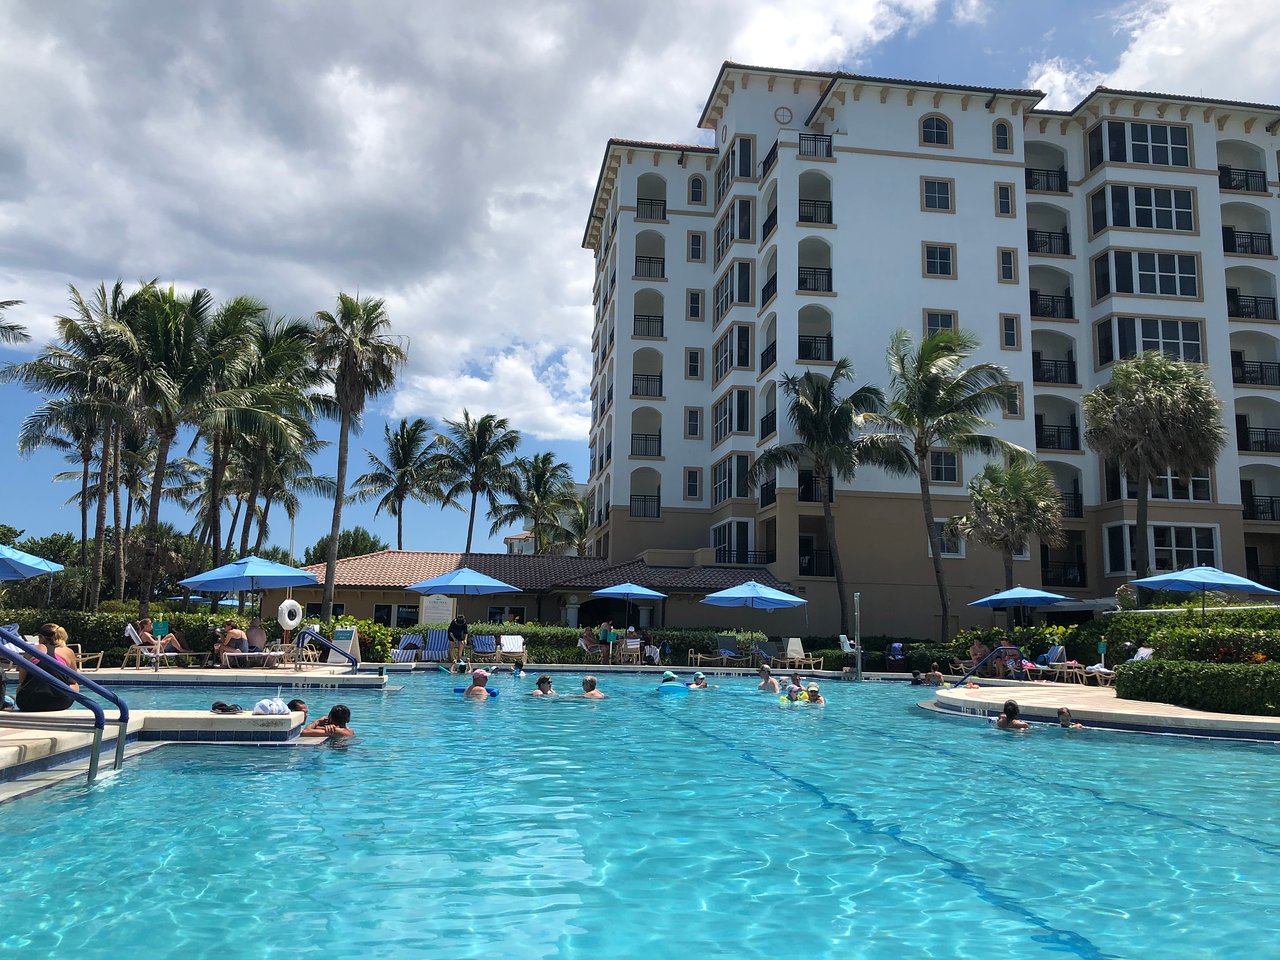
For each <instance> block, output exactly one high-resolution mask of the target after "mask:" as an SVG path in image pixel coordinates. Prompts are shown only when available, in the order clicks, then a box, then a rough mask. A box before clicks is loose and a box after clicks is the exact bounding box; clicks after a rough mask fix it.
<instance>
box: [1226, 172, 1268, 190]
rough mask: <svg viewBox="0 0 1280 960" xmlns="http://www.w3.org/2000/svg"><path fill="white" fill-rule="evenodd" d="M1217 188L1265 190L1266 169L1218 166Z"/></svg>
mask: <svg viewBox="0 0 1280 960" xmlns="http://www.w3.org/2000/svg"><path fill="white" fill-rule="evenodd" d="M1218 189H1219V190H1242V191H1244V192H1246V193H1266V192H1267V171H1265V170H1246V169H1243V168H1241V167H1223V166H1220V167H1218Z"/></svg>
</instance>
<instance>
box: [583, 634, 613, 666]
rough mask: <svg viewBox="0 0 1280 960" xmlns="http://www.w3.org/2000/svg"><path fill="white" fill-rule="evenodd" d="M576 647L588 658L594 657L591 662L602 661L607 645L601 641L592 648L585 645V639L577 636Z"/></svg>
mask: <svg viewBox="0 0 1280 960" xmlns="http://www.w3.org/2000/svg"><path fill="white" fill-rule="evenodd" d="M578 649H579V650H581V651H582V652H583V653H584V654H585V655H586V656H587V657H588V658H594V660H593V662H595V663H604V652H605V650H607V649H608V647H607V646H606V645H605V644H603V643H601V644H597V645H596V648H595V649H594V650H592V649H591V648H590V647H588V646H587V644H586V641H585V640H583V639H582V638H581V637H579V638H578Z"/></svg>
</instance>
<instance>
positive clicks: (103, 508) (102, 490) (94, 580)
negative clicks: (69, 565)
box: [89, 420, 115, 613]
mask: <svg viewBox="0 0 1280 960" xmlns="http://www.w3.org/2000/svg"><path fill="white" fill-rule="evenodd" d="M114 433H115V430H114V428H113V427H112V424H111V421H110V420H107V422H106V423H105V424H103V427H102V455H101V461H102V462H101V463H100V464H99V467H98V510H97V516H96V517H95V518H94V524H93V575H92V577H91V578H90V581H89V609H90V610H91V611H93V612H94V613H97V612H98V598H99V597H100V596H102V564H103V560H104V559H105V557H106V555H107V478H108V477H109V476H110V474H111V438H112V436H113V435H114Z"/></svg>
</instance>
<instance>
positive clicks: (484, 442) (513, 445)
mask: <svg viewBox="0 0 1280 960" xmlns="http://www.w3.org/2000/svg"><path fill="white" fill-rule="evenodd" d="M445 425H446V426H447V427H448V428H449V429H448V432H447V433H444V434H442V435H440V436H439V437H438V438H437V439H436V449H437V450H438V452H437V453H436V455H435V457H434V458H433V462H434V464H435V467H436V471H437V473H438V475H439V478H440V485H441V486H442V487H443V489H444V501H443V502H444V503H445V504H446V505H448V506H461V505H460V504H459V503H458V499H459V498H460V497H461V496H462V495H463V494H464V493H465V494H469V495H470V507H469V511H468V512H469V517H468V519H467V546H466V552H467V553H470V552H471V539H472V535H473V533H474V530H475V524H476V501H477V500H478V499H479V498H480V497H484V498H485V501H486V502H487V503H488V505H489V510H490V511H493V512H496V511H497V510H498V509H499V508H500V505H501V501H500V500H499V499H498V496H499V494H500V493H502V492H503V491H506V490H510V489H511V488H512V485H513V482H514V477H515V474H514V468H513V467H512V459H513V458H514V457H515V453H516V450H518V449H519V447H520V432H519V431H518V430H513V429H511V427H510V426H509V425H508V423H507V420H506V418H505V417H498V416H496V415H494V414H492V413H486V414H484V415H483V416H481V417H479V418H478V419H476V420H472V419H471V413H470V412H469V411H467V410H466V409H464V410H463V411H462V419H461V420H446V421H445Z"/></svg>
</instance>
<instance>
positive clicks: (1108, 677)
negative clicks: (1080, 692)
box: [1084, 663, 1116, 687]
mask: <svg viewBox="0 0 1280 960" xmlns="http://www.w3.org/2000/svg"><path fill="white" fill-rule="evenodd" d="M1084 676H1085V682H1086V683H1087V682H1088V680H1089V678H1090V677H1092V678H1093V682H1094V683H1096V684H1097V685H1098V686H1100V687H1109V686H1111V685H1112V684H1114V683H1115V682H1116V672H1115V671H1114V670H1112V669H1110V668H1108V667H1104V666H1103V665H1102V664H1100V663H1095V664H1094V665H1093V666H1091V667H1085V668H1084Z"/></svg>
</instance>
